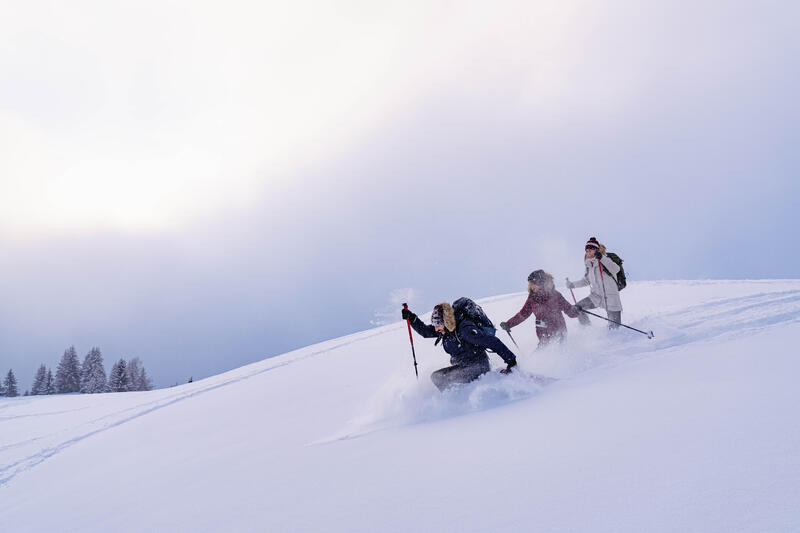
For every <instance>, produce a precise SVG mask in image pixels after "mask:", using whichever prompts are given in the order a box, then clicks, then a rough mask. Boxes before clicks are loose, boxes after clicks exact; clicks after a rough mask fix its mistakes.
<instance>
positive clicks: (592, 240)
mask: <svg viewBox="0 0 800 533" xmlns="http://www.w3.org/2000/svg"><path fill="white" fill-rule="evenodd" d="M590 246H591V247H592V248H597V249H598V250H599V249H600V243H599V242H597V237H591V238H590V239H589V240H588V241H586V248H589V247H590Z"/></svg>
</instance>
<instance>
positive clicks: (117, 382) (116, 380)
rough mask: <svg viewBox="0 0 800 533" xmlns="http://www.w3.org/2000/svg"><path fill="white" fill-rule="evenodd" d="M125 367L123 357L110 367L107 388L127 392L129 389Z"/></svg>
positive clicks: (112, 390)
mask: <svg viewBox="0 0 800 533" xmlns="http://www.w3.org/2000/svg"><path fill="white" fill-rule="evenodd" d="M127 367H128V365H127V363H126V362H125V359H120V360H119V361H117V362H116V363H114V366H112V367H111V372H110V373H109V374H108V389H109V390H110V391H111V392H128V391H129V390H130V388H129V383H128V371H127Z"/></svg>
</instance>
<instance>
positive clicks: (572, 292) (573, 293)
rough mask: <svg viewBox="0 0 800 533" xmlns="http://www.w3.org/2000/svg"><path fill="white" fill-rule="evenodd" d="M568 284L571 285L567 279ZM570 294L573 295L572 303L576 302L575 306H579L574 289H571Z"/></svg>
mask: <svg viewBox="0 0 800 533" xmlns="http://www.w3.org/2000/svg"><path fill="white" fill-rule="evenodd" d="M567 282H568V283H569V278H567ZM569 293H570V294H571V295H572V301H573V302H575V305H578V300H576V299H575V292H574V291H573V290H572V287H570V288H569Z"/></svg>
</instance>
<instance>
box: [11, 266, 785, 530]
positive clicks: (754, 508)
mask: <svg viewBox="0 0 800 533" xmlns="http://www.w3.org/2000/svg"><path fill="white" fill-rule="evenodd" d="M576 292H577V291H576ZM622 296H623V301H624V304H625V306H626V307H625V314H624V319H625V321H626V322H628V323H630V324H631V325H634V326H639V327H642V328H646V329H652V330H653V331H654V332H655V335H656V338H655V339H653V340H648V339H647V338H645V337H644V336H642V335H638V334H636V333H628V332H614V333H609V332H607V331H606V330H605V328H604V327H603V324H601V323H600V322H599V321H595V323H594V326H593V327H592V328H587V329H580V328H579V327H578V325H577V321H574V320H570V321H569V322H568V326H569V328H570V339H569V340H570V342H569V345H568V346H567V347H565V348H564V349H557V348H554V349H552V350H548V351H538V352H535V351H534V350H533V349H534V347H535V340H534V339H535V336H534V332H533V325H532V324H531V323H530V322H527V323H524V324H522V325H521V326H520V327H518V328H515V330H514V334H515V338H516V340H517V342H519V344H520V346H521V347H522V351H521V352H522V353H521V354H520V364H521V366H522V368H523V369H525V370H528V371H532V372H537V373H540V374H545V375H549V376H554V377H558V378H561V379H559V380H558V381H556V382H554V383H552V384H550V385H547V386H546V387H542V386H541V385H538V384H536V383H533V382H531V381H529V380H527V379H525V378H523V377H520V376H519V375H517V376H509V377H504V376H500V375H498V374H490V375H487V376H485V377H484V378H482V379H481V380H479V381H478V382H476V383H473V384H470V385H467V386H464V387H462V388H460V389H457V390H452V391H449V392H447V393H445V394H439V393H438V392H437V391H436V389H435V388H434V386H433V385H432V384H431V383H430V381H429V379H428V375H429V374H430V373H431V372H432V371H433V370H435V369H436V368H439V367H442V366H445V365H446V364H447V357H446V356H445V354H444V353H443V351H442V350H441V348H436V347H434V346H433V342H432V341H431V340H424V339H421V338H419V337H415V341H416V347H417V358H418V360H419V362H420V380H419V382H417V381H416V380H415V378H414V373H413V368H412V365H411V353H410V348H409V345H408V333H407V331H406V326H405V323H401V322H397V323H395V324H392V325H389V326H385V327H381V328H377V329H372V330H369V331H365V332H362V333H358V334H354V335H350V336H348V337H343V338H341V339H336V340H332V341H329V342H325V343H322V344H318V345H315V346H311V347H308V348H305V349H301V350H297V351H294V352H291V353H288V354H285V355H283V356H280V357H275V358H271V359H266V360H264V361H262V362H259V363H256V364H252V365H249V366H246V367H242V368H239V369H236V370H233V371H231V372H227V373H225V374H221V375H219V376H215V377H212V378H209V379H205V380H202V381H199V382H195V383H192V384H188V385H183V386H180V387H175V388H171V389H164V390H157V391H152V392H144V393H126V394H102V395H91V396H89V395H74V396H54V397H37V398H16V399H0V531H14V532H19V531H348V532H350V531H398V532H401V531H402V532H407V531H414V532H423V531H436V532H442V531H454V532H455V531H458V532H465V531H543V532H544V531H547V532H556V531H564V532H567V531H570V532H575V531H591V532H614V533H619V532H636V533H641V532H662V531H664V532H666V531H676V532H678V531H680V532H687V531H697V532H715V531H718V532H726V533H728V532H735V531H748V532H760V533H762V532H770V531H775V532H779V531H780V532H786V531H800V416H798V413H797V409H798V405H800V387H798V385H797V380H798V379H799V376H800V357H799V356H798V353H799V351H798V349H797V339H800V281H683V282H648V283H634V284H632V285H631V286H630V287H629V288H628V289H626V290H625V292H624V293H623V294H622ZM567 297H569V295H568V292H567ZM579 297H580V295H579ZM524 299H525V295H524V294H521V293H520V294H510V295H505V296H498V297H494V298H489V299H486V300H482V301H481V303H482V305H483V306H484V309H485V310H486V311H487V313H488V314H489V316H490V318H492V319H493V320H494V321H495V322H499V321H500V320H505V319H507V318H508V317H510V316H511V315H512V314H513V313H514V312H516V311H517V310H518V309H519V307H521V305H522V303H523V301H524ZM418 311H419V310H418ZM426 318H427V317H426ZM310 327H313V326H310ZM500 336H501V338H502V339H503V340H504V341H505V340H507V337H506V336H505V333H502V332H501V333H500ZM509 345H510V346H512V348H513V345H511V344H510V342H509ZM491 357H493V358H494V359H493V363H494V364H496V365H498V366H500V363H501V362H500V360H499V358H497V357H496V356H491Z"/></svg>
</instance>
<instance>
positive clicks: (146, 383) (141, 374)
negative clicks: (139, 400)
mask: <svg viewBox="0 0 800 533" xmlns="http://www.w3.org/2000/svg"><path fill="white" fill-rule="evenodd" d="M127 373H128V390H131V391H142V390H152V388H153V384H152V383H151V382H150V378H149V377H147V371H146V370H145V369H144V365H142V361H141V359H139V358H138V357H134V358H133V359H131V360H130V361H128V368H127Z"/></svg>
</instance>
